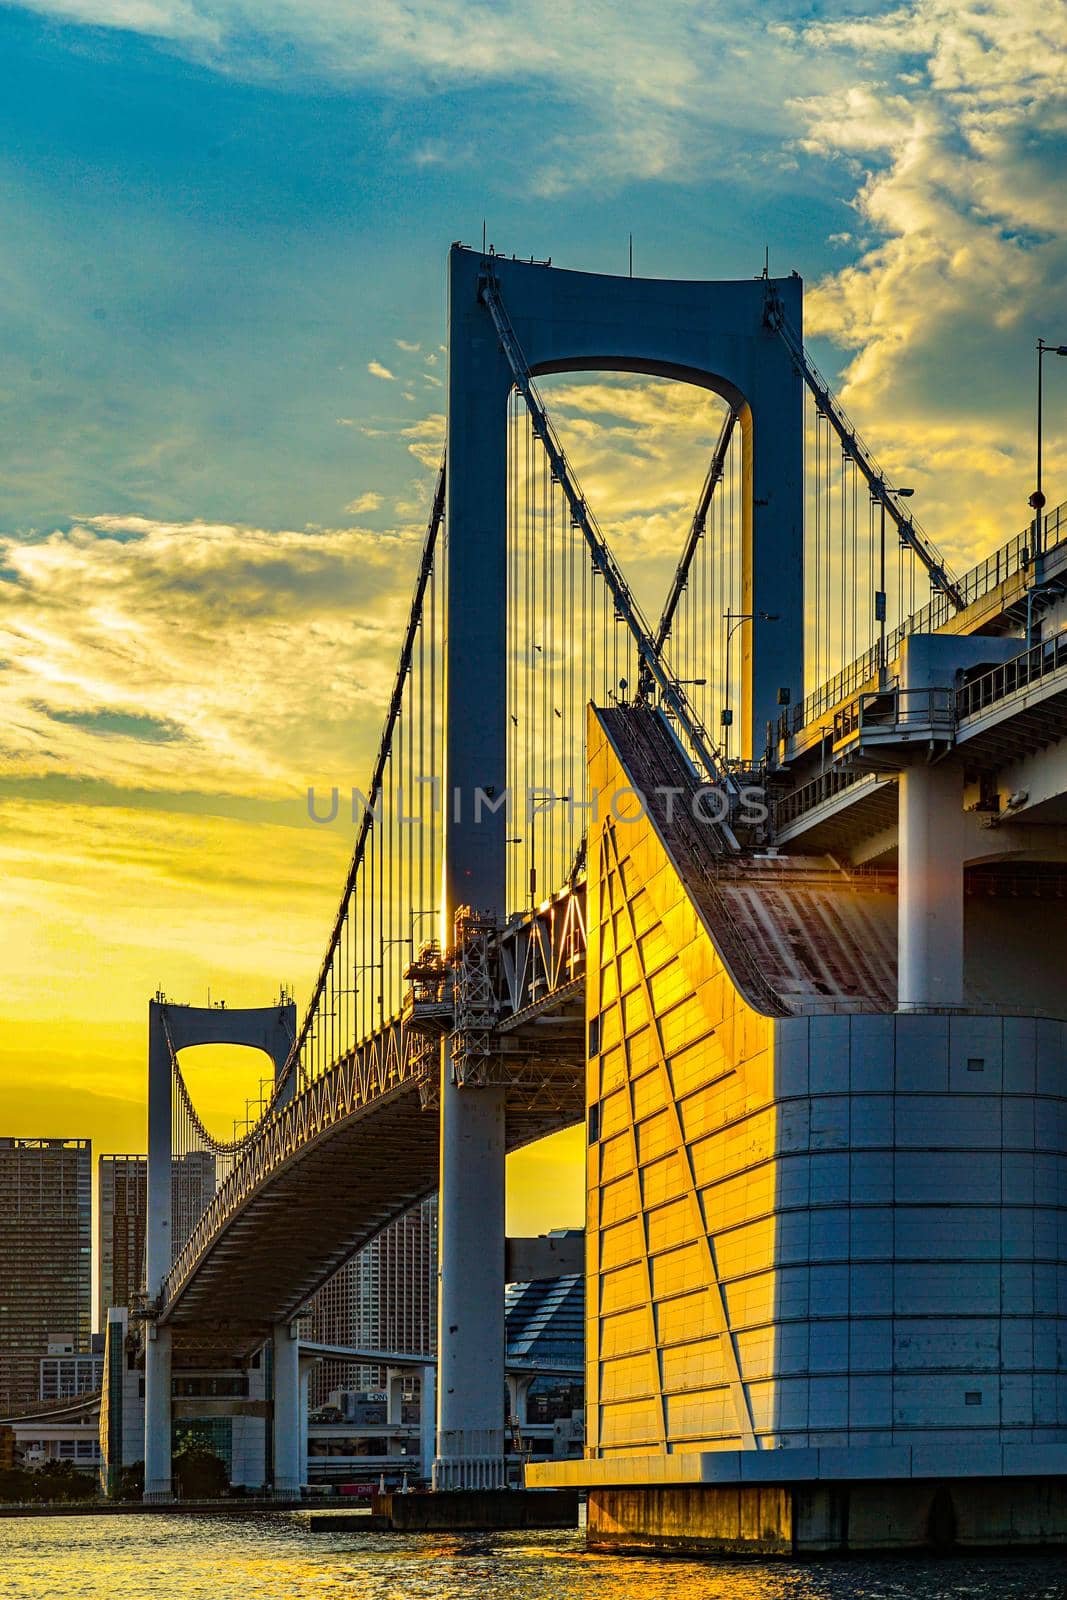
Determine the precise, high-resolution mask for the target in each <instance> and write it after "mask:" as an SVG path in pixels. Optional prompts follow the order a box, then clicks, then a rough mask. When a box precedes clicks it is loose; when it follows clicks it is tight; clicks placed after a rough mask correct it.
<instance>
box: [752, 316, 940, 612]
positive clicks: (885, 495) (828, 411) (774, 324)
mask: <svg viewBox="0 0 1067 1600" xmlns="http://www.w3.org/2000/svg"><path fill="white" fill-rule="evenodd" d="M764 320H765V321H766V323H767V326H768V327H769V328H773V329H774V331H775V332H776V333H777V334H778V335H779V337H780V338H781V340H782V342H783V344H784V345H785V347H786V349H787V350H788V351H789V353H790V355H791V356H792V357H793V360H794V361H795V362H796V365H797V369H798V371H799V372H800V374H801V376H802V377H803V379H804V382H805V383H806V384H807V386H808V388H809V389H810V390H811V392H812V394H813V395H814V396H815V401H816V404H817V405H818V407H819V410H820V411H821V412H822V414H823V415H824V416H825V418H826V420H827V422H829V423H830V425H831V427H832V428H833V430H834V432H835V433H836V434H837V437H838V438H839V439H840V441H841V444H842V446H843V448H844V449H845V450H846V451H847V452H848V454H849V455H850V456H851V457H852V459H853V461H855V463H856V465H857V466H858V467H859V469H860V471H861V472H862V473H863V476H864V477H865V478H866V480H867V485H868V487H869V489H870V491H871V494H872V495H873V497H874V498H875V500H877V501H878V502H879V504H880V505H883V506H885V508H886V510H887V511H888V513H889V515H890V517H891V518H892V519H893V521H894V522H895V523H896V526H897V531H898V532H899V534H900V538H901V541H902V543H904V544H906V545H907V546H908V548H909V549H910V550H913V551H914V552H915V554H916V555H917V556H918V558H919V560H920V561H921V562H922V564H923V566H924V567H925V568H926V570H927V572H928V573H929V575H930V582H931V584H932V585H933V587H934V588H935V589H941V590H942V591H943V592H944V593H945V594H946V595H947V596H948V598H949V599H950V600H951V601H952V604H953V605H954V606H955V608H956V610H957V611H962V610H963V608H964V605H965V604H966V602H965V600H964V598H963V595H962V594H961V592H960V589H959V586H958V585H957V583H956V580H955V578H954V577H953V576H952V574H951V572H950V571H949V568H948V565H947V563H946V561H945V558H944V556H943V555H942V554H941V552H940V550H938V548H937V546H936V545H935V544H934V543H933V541H932V540H931V539H930V538H929V537H928V535H927V534H926V533H925V532H924V531H923V529H922V528H921V527H920V526H919V524H918V523H917V522H916V521H915V518H914V517H913V516H912V515H911V513H910V511H905V510H904V508H903V506H902V505H901V504H900V502H899V500H898V499H897V497H896V493H895V492H894V491H893V490H892V489H891V488H890V487H889V485H888V484H887V482H886V477H885V473H884V472H883V471H882V469H881V467H880V466H879V465H878V463H877V461H876V460H875V458H874V456H873V455H872V454H871V452H870V450H869V449H868V448H867V445H866V444H865V443H864V441H863V439H862V438H861V436H860V434H859V433H858V431H857V430H856V428H855V426H854V424H853V423H852V422H851V421H850V419H849V417H848V416H847V414H846V413H845V411H844V410H843V408H842V406H841V403H840V401H839V400H837V398H836V397H835V395H834V394H833V392H832V390H831V388H830V385H829V384H828V383H827V382H826V379H825V378H824V377H823V376H822V374H821V373H820V371H819V369H818V367H817V366H816V365H815V363H814V362H813V361H812V359H811V357H810V356H809V355H808V353H807V351H806V350H805V348H804V345H803V342H802V340H801V339H800V337H799V335H798V334H797V332H796V330H795V329H794V328H793V327H792V325H791V324H790V322H789V319H788V318H787V317H786V314H785V308H784V307H783V305H782V302H781V300H780V299H779V297H778V294H777V291H776V290H775V288H774V286H773V285H768V289H767V300H766V305H765V309H764Z"/></svg>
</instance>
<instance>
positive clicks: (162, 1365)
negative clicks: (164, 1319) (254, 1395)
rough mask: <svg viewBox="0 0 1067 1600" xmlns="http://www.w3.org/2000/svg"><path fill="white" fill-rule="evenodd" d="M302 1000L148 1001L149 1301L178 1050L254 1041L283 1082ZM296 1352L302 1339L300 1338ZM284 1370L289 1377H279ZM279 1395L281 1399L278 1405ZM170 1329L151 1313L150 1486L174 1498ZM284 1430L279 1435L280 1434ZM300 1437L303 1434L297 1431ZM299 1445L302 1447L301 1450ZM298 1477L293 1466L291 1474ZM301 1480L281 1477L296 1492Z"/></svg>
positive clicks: (291, 1421) (161, 1257)
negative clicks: (241, 1003)
mask: <svg viewBox="0 0 1067 1600" xmlns="http://www.w3.org/2000/svg"><path fill="white" fill-rule="evenodd" d="M295 1030H296V1007H295V1006H294V1005H293V1004H292V1002H285V1003H281V1004H278V1005H274V1006H264V1007H251V1008H244V1009H235V1010H231V1009H230V1008H229V1007H228V1006H210V1007H205V1006H180V1005H172V1004H170V1003H169V1002H167V1001H165V1000H163V999H161V998H159V997H157V998H156V999H154V1000H151V1001H149V1005H148V1218H147V1229H146V1239H145V1286H146V1289H147V1293H148V1300H149V1305H150V1306H151V1305H152V1304H153V1303H158V1302H159V1300H160V1298H161V1296H162V1294H163V1289H164V1282H165V1279H166V1276H167V1273H168V1272H169V1271H170V1266H171V1262H172V1261H173V1258H174V1251H175V1247H176V1246H177V1245H180V1244H181V1243H182V1242H183V1241H182V1240H180V1239H177V1240H176V1239H174V1237H173V1229H172V1219H173V1200H172V1195H173V1171H174V1165H173V1155H172V1140H173V1101H172V1089H173V1074H172V1068H173V1063H174V1058H175V1056H176V1054H177V1052H178V1051H179V1050H184V1049H187V1048H189V1047H190V1046H192V1045H198V1044H229V1045H247V1046H250V1047H251V1048H253V1049H258V1050H262V1051H264V1053H265V1054H266V1055H268V1056H269V1057H270V1059H271V1061H272V1062H273V1063H274V1074H275V1081H276V1082H277V1081H279V1078H280V1075H281V1073H282V1070H283V1068H284V1067H285V1063H286V1061H287V1060H288V1057H289V1052H290V1050H291V1048H292V1043H293V1036H294V1033H295ZM287 1334H288V1329H287V1328H284V1329H282V1330H280V1331H276V1343H279V1342H280V1343H281V1344H282V1348H283V1357H288V1356H289V1355H290V1352H289V1351H288V1348H287V1344H286V1339H285V1336H286V1335H287ZM292 1348H293V1351H294V1352H295V1350H296V1348H297V1347H296V1345H295V1344H294V1345H293V1347H292ZM274 1371H275V1386H276V1394H275V1409H274V1426H275V1435H276V1437H275V1448H274V1461H275V1464H276V1468H277V1464H278V1463H281V1462H284V1463H287V1464H289V1466H290V1467H291V1464H292V1463H293V1461H294V1460H298V1459H299V1450H298V1446H296V1447H295V1446H294V1443H293V1439H292V1438H290V1435H291V1434H293V1433H294V1429H295V1427H296V1419H297V1411H298V1396H294V1395H291V1394H289V1393H285V1394H284V1395H282V1396H281V1397H279V1395H278V1393H277V1388H278V1386H279V1384H280V1383H281V1382H282V1381H284V1379H288V1380H289V1382H290V1384H296V1385H297V1387H299V1372H298V1371H295V1370H294V1363H293V1361H292V1360H290V1359H284V1358H283V1359H282V1360H281V1361H279V1360H276V1361H275V1363H274ZM279 1373H281V1374H282V1375H283V1376H282V1377H279ZM279 1398H280V1399H281V1404H280V1405H279V1403H278V1402H279ZM171 1423H172V1407H171V1330H170V1327H169V1325H166V1324H158V1325H157V1324H156V1322H155V1321H153V1320H152V1319H151V1317H150V1318H149V1321H148V1323H147V1326H146V1339H145V1441H144V1463H145V1487H144V1498H145V1499H146V1500H169V1499H170V1497H171V1492H172V1484H171ZM279 1433H280V1434H281V1437H280V1438H279V1437H278V1435H279ZM296 1437H298V1436H296ZM294 1449H295V1450H296V1453H295V1454H294ZM289 1476H292V1472H290V1473H289ZM298 1487H299V1485H298V1484H297V1483H295V1482H288V1481H287V1482H285V1483H284V1484H276V1488H278V1489H279V1490H282V1491H284V1492H295V1491H296V1490H297V1489H298Z"/></svg>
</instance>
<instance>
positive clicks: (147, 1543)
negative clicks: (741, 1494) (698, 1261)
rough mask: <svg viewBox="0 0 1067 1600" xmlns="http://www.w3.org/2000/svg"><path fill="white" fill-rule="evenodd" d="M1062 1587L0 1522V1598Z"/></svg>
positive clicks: (837, 1599)
mask: <svg viewBox="0 0 1067 1600" xmlns="http://www.w3.org/2000/svg"><path fill="white" fill-rule="evenodd" d="M342 1596H343V1597H345V1600H985V1597H988V1600H1067V1556H1064V1557H1053V1556H1033V1557H1026V1558H1012V1557H1003V1558H993V1559H982V1560H968V1559H964V1558H956V1559H953V1560H948V1561H919V1560H899V1561H881V1562H860V1561H848V1562H843V1561H835V1562H819V1563H813V1564H811V1565H805V1566H800V1565H793V1564H792V1563H783V1562H764V1563H751V1562H744V1563H741V1562H737V1563H734V1562H730V1563H716V1562H696V1561H682V1560H670V1561H659V1560H655V1559H651V1558H647V1559H623V1558H621V1557H616V1556H596V1555H589V1554H587V1553H586V1551H585V1548H584V1542H583V1535H581V1534H579V1533H501V1534H486V1535H475V1534H468V1535H464V1536H462V1537H461V1536H458V1535H457V1536H454V1537H451V1536H450V1537H444V1536H442V1535H440V1534H422V1535H418V1536H411V1535H400V1534H372V1533H367V1534H358V1535H357V1534H351V1533H312V1532H310V1531H308V1530H306V1529H303V1528H301V1527H299V1526H296V1525H294V1524H293V1523H292V1522H290V1521H288V1520H287V1519H286V1518H284V1517H255V1518H253V1517H248V1518H237V1517H226V1518H221V1517H220V1518H214V1517H213V1518H211V1519H206V1518H194V1517H179V1516H158V1517H140V1516H128V1517H32V1518H25V1519H7V1520H0V1597H2V1600H324V1597H327V1600H340V1597H342Z"/></svg>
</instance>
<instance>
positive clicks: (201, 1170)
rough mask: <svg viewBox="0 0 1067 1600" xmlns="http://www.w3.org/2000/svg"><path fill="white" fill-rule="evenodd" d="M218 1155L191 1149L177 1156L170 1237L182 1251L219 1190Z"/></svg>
mask: <svg viewBox="0 0 1067 1600" xmlns="http://www.w3.org/2000/svg"><path fill="white" fill-rule="evenodd" d="M215 1184H216V1172H215V1156H214V1152H213V1151H211V1150H190V1151H189V1152H188V1153H187V1154H186V1155H183V1156H175V1157H174V1163H173V1165H172V1167H171V1175H170V1237H171V1246H172V1252H173V1254H174V1255H177V1254H178V1251H179V1250H180V1249H181V1247H182V1245H183V1244H184V1243H185V1241H186V1239H188V1237H189V1235H190V1234H191V1233H192V1231H193V1229H194V1228H195V1227H196V1225H197V1223H198V1222H199V1221H200V1218H201V1216H202V1215H203V1213H204V1211H205V1210H206V1209H207V1207H208V1204H209V1202H210V1200H211V1197H212V1196H213V1195H214V1193H215Z"/></svg>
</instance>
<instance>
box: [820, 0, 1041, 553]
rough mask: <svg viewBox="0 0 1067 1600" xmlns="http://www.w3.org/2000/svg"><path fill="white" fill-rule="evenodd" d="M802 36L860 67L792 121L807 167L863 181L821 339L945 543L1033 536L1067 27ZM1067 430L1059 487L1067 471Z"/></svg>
mask: <svg viewBox="0 0 1067 1600" xmlns="http://www.w3.org/2000/svg"><path fill="white" fill-rule="evenodd" d="M799 36H800V37H801V39H802V41H803V43H804V44H805V45H806V46H807V47H808V48H810V49H813V50H814V51H815V52H817V53H818V54H820V55H822V56H823V58H824V59H826V60H827V61H836V62H838V63H839V64H848V65H850V67H851V73H852V82H851V83H850V84H849V85H848V86H847V87H843V88H842V87H838V88H835V89H833V90H832V91H831V92H829V93H822V94H818V95H814V96H809V97H801V98H798V99H796V100H795V101H794V103H793V109H794V111H795V113H796V114H797V115H798V116H799V117H800V118H801V121H802V124H803V133H802V136H801V140H800V143H801V146H802V148H803V149H804V150H805V151H806V152H807V154H808V155H809V156H814V157H817V158H820V159H823V160H827V161H829V162H831V163H833V164H836V165H837V166H838V168H839V169H840V170H841V172H842V173H843V175H844V176H845V178H846V180H847V181H848V183H849V186H850V188H851V191H852V194H851V205H852V209H853V211H854V212H855V214H856V217H857V222H858V225H859V226H858V231H859V233H860V235H861V238H860V241H859V242H858V244H857V245H856V250H857V252H858V253H857V254H856V255H855V256H854V258H853V260H851V261H850V262H849V263H848V264H847V265H845V266H843V267H842V268H841V269H840V270H838V271H835V272H832V273H830V274H829V275H828V276H827V277H825V278H824V279H823V280H822V281H821V282H820V283H818V284H817V285H816V286H815V288H814V291H813V292H812V293H810V294H809V297H808V307H807V313H806V315H807V331H808V333H809V335H810V334H813V333H814V334H821V335H824V336H826V337H829V338H830V339H832V340H833V341H835V343H837V344H838V345H839V346H840V347H842V348H843V349H845V350H847V351H849V352H851V356H850V359H849V361H848V364H847V367H846V369H845V373H844V384H843V396H844V398H845V400H846V401H847V403H848V405H849V407H850V409H851V410H852V411H853V412H854V413H855V415H856V417H857V420H858V421H859V423H860V424H861V426H864V427H865V428H866V430H867V431H869V432H870V433H872V434H873V435H875V436H876V440H877V441H883V442H884V441H888V442H889V444H890V447H891V448H892V451H893V454H894V457H895V459H897V460H898V461H899V462H900V464H901V465H900V468H899V470H902V471H904V472H906V473H907V475H908V481H916V483H917V486H918V488H919V491H920V493H919V496H918V498H917V501H916V504H917V505H919V504H921V506H922V513H921V514H922V515H923V520H924V521H925V522H926V523H927V525H928V526H929V527H930V528H931V531H932V532H934V533H935V534H936V535H937V536H938V538H939V540H940V542H942V543H943V544H944V545H945V546H946V548H948V549H950V551H951V552H952V553H953V554H954V555H955V556H956V557H957V560H958V561H964V560H968V559H972V558H974V557H975V556H977V555H978V554H982V553H984V552H985V551H986V550H988V549H989V548H990V546H991V544H994V543H1000V542H1002V541H1003V540H1005V539H1006V538H1007V537H1009V536H1010V535H1011V534H1014V533H1015V532H1016V531H1018V529H1019V528H1021V527H1022V525H1023V523H1024V521H1025V517H1026V507H1025V498H1026V495H1027V493H1028V492H1029V489H1030V488H1031V487H1032V484H1031V482H1030V476H1031V473H1032V466H1031V459H1032V450H1033V447H1032V421H1031V414H1030V413H1031V406H1032V396H1031V391H1032V368H1033V356H1032V349H1033V344H1034V342H1035V340H1036V337H1037V335H1038V334H1040V333H1045V332H1046V330H1048V329H1051V330H1053V331H1054V330H1055V329H1057V328H1060V327H1067V217H1065V216H1064V212H1063V205H1062V173H1063V168H1064V162H1065V160H1067V86H1065V83H1064V79H1063V74H1062V62H1063V59H1064V54H1065V51H1067V10H1064V8H1063V7H1049V6H1046V5H1042V4H1038V3H1036V0H986V3H984V4H981V5H978V4H967V5H962V6H961V5H959V4H958V3H956V0H912V3H910V4H905V5H902V6H898V7H896V8H895V9H894V10H892V11H889V12H886V13H883V14H880V15H874V16H854V17H850V18H845V19H841V20H838V21H833V22H820V23H815V24H812V25H811V26H808V27H807V28H805V29H803V30H802V31H801V33H800V35H799ZM863 235H867V238H866V239H864V238H863V237H862V236H863ZM1047 336H1049V335H1048V334H1047V333H1046V337H1047ZM994 373H995V374H996V378H995V381H992V382H991V374H994ZM1060 416H1061V420H1060V422H1059V423H1057V422H1056V421H1055V412H1054V411H1053V413H1052V415H1051V422H1050V430H1049V439H1048V452H1049V455H1048V462H1049V465H1050V468H1051V469H1052V473H1054V471H1055V469H1056V467H1057V466H1058V467H1059V469H1060V471H1061V472H1062V470H1063V469H1065V468H1067V405H1065V406H1064V407H1063V408H1062V410H1061V412H1060ZM1050 475H1051V474H1050Z"/></svg>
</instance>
